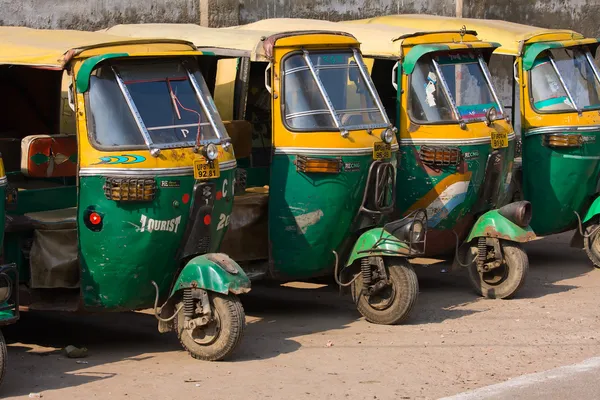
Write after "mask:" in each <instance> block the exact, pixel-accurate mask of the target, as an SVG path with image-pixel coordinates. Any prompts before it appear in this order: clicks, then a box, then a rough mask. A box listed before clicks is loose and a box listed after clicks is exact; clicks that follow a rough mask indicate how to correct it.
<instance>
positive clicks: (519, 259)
mask: <svg viewBox="0 0 600 400" xmlns="http://www.w3.org/2000/svg"><path fill="white" fill-rule="evenodd" d="M500 245H501V250H502V254H503V256H504V260H503V263H502V265H500V266H499V267H497V268H493V269H490V270H489V271H480V270H479V269H478V267H477V262H476V260H473V261H472V262H471V264H470V265H469V266H468V267H467V268H468V269H469V281H470V282H471V286H472V287H473V289H474V290H475V292H477V293H478V294H479V295H481V296H483V297H487V298H489V299H509V298H511V297H513V296H514V295H515V294H516V293H517V292H518V291H519V289H520V288H521V286H523V284H524V283H525V279H526V277H527V272H528V271H529V259H528V258H527V254H526V253H525V251H524V250H523V248H522V247H521V246H520V245H519V244H518V243H514V242H508V241H504V240H500ZM473 247H474V248H473ZM473 247H472V249H471V254H477V251H478V249H477V246H473ZM488 247H490V249H491V248H492V247H491V246H488Z"/></svg>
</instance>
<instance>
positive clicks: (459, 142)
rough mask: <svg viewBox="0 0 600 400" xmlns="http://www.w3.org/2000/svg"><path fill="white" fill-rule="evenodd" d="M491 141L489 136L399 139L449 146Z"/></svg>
mask: <svg viewBox="0 0 600 400" xmlns="http://www.w3.org/2000/svg"><path fill="white" fill-rule="evenodd" d="M516 137H517V135H516V134H515V133H514V132H513V133H510V134H509V135H508V140H509V141H511V140H515V139H516ZM491 141H492V137H491V136H486V137H481V138H476V139H466V138H457V139H447V138H444V139H425V138H418V139H412V138H411V139H409V138H403V139H400V144H401V145H421V144H433V145H441V146H442V145H449V146H460V145H471V144H486V143H490V142H491Z"/></svg>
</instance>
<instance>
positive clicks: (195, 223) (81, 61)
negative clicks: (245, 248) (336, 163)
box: [0, 27, 250, 360]
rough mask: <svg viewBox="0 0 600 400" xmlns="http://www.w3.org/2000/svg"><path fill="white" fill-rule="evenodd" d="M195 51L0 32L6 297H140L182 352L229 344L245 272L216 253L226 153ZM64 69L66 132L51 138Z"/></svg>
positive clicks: (199, 354)
mask: <svg viewBox="0 0 600 400" xmlns="http://www.w3.org/2000/svg"><path fill="white" fill-rule="evenodd" d="M201 56H202V53H201V52H198V51H196V49H195V47H194V46H193V44H191V43H188V42H184V41H176V40H158V39H155V40H141V39H138V40H133V39H130V38H121V37H117V36H113V35H106V34H100V33H91V32H78V31H48V30H34V29H28V28H20V27H2V28H0V87H1V88H2V91H3V93H4V95H5V96H6V98H10V99H11V101H10V102H6V103H5V105H4V109H3V110H2V111H3V112H2V114H1V116H0V151H1V152H2V153H3V154H6V156H5V157H4V162H5V164H4V165H5V167H6V172H7V173H6V175H7V178H8V187H7V191H8V193H7V199H8V200H7V214H8V217H7V225H6V238H5V242H4V257H5V261H8V262H13V263H15V264H16V265H17V266H18V273H19V280H20V297H19V304H20V305H21V306H27V307H28V308H29V309H30V310H62V311H78V310H86V311H125V310H140V309H146V308H151V307H155V313H156V314H157V318H158V319H159V321H160V322H159V330H160V331H161V332H165V331H169V330H175V331H176V332H177V335H178V337H179V339H180V341H181V344H182V345H183V347H184V348H185V349H186V350H188V352H189V353H190V354H191V355H192V356H193V357H195V358H199V359H203V360H220V359H222V358H225V357H227V356H228V355H230V354H231V353H232V351H233V350H234V349H235V347H236V346H237V344H238V343H239V341H240V339H241V337H242V334H243V330H244V324H245V319H244V311H243V308H242V305H241V303H240V301H239V299H238V298H237V296H236V295H237V294H240V293H245V292H247V291H248V290H249V288H250V281H249V279H248V278H247V276H246V274H245V273H244V271H243V270H242V269H241V268H239V266H238V265H237V264H236V263H235V262H234V261H233V260H231V259H230V258H229V257H227V256H226V255H225V254H221V253H216V251H217V249H218V248H219V245H220V241H221V238H222V235H223V232H222V231H220V230H219V226H220V225H219V216H222V215H225V216H226V218H228V216H229V214H230V213H231V209H232V206H233V187H234V179H235V177H234V171H235V166H236V162H235V156H234V153H233V148H232V146H231V145H230V144H229V137H228V135H227V132H226V130H225V128H224V126H223V123H222V121H221V120H220V117H219V115H218V113H217V110H216V108H215V106H214V103H213V101H212V99H211V96H210V93H209V91H208V89H207V87H206V84H205V82H204V80H203V78H202V75H201V73H200V66H199V62H198V60H199V58H200V57H201ZM65 71H66V72H67V73H68V76H67V78H68V79H69V84H68V85H66V86H67V88H68V90H67V103H68V106H69V107H70V108H71V109H72V111H73V114H72V115H73V118H75V119H76V120H75V127H76V132H75V135H66V134H64V133H63V132H61V122H60V119H61V115H62V114H65V113H61V112H60V109H61V86H62V83H61V80H62V79H63V74H64V72H65ZM66 114H68V113H66ZM63 116H64V115H63ZM159 302H160V303H161V304H163V305H162V307H160V308H158V304H159Z"/></svg>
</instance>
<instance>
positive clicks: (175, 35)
mask: <svg viewBox="0 0 600 400" xmlns="http://www.w3.org/2000/svg"><path fill="white" fill-rule="evenodd" d="M244 28H245V26H236V27H230V28H206V27H202V26H199V25H194V24H123V25H115V26H113V27H111V28H108V29H104V30H103V31H102V32H107V33H111V34H116V35H122V36H129V37H165V38H172V39H184V40H189V41H190V42H192V43H194V44H195V45H196V46H197V47H198V48H200V49H201V50H203V51H210V50H213V51H215V52H217V53H220V54H223V53H224V52H223V50H224V49H229V50H233V51H234V53H242V55H244V56H246V57H250V58H251V59H252V60H259V61H262V60H269V55H268V54H267V49H265V42H266V41H267V40H268V39H269V38H272V37H275V36H279V35H288V34H289V35H294V34H302V33H307V32H308V28H306V27H303V29H294V27H289V26H265V29H264V30H263V29H244ZM337 31H338V32H339V31H341V29H337ZM313 33H314V32H313ZM325 33H327V32H325Z"/></svg>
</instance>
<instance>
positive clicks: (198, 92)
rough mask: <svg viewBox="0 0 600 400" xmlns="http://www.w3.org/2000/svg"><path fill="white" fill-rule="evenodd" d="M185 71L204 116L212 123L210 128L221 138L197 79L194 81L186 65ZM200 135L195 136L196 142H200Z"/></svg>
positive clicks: (194, 78)
mask: <svg viewBox="0 0 600 400" xmlns="http://www.w3.org/2000/svg"><path fill="white" fill-rule="evenodd" d="M185 72H187V75H188V79H189V80H190V82H191V83H192V87H193V88H194V90H195V91H196V97H197V98H198V101H199V102H200V106H201V107H202V109H203V111H204V114H206V118H208V122H210V124H211V125H212V128H213V129H214V131H215V134H216V135H217V137H218V138H219V139H223V135H222V133H223V132H221V131H220V130H219V128H218V127H217V123H216V121H215V120H214V118H213V115H212V114H211V113H210V110H209V109H208V104H206V99H205V98H204V96H202V90H201V89H200V85H199V84H198V81H196V77H195V76H194V74H192V73H191V72H190V70H189V68H188V67H187V66H185ZM200 139H201V138H200V137H197V138H196V143H200Z"/></svg>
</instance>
